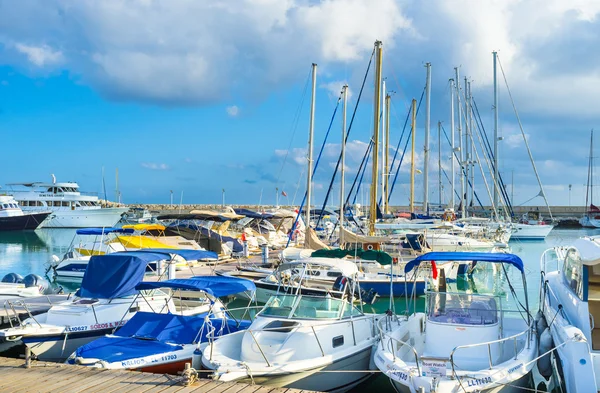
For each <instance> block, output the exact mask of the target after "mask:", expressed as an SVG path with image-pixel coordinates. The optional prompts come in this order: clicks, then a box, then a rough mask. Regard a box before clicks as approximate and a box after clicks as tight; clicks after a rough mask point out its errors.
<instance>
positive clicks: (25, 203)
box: [21, 201, 29, 206]
mask: <svg viewBox="0 0 600 393" xmlns="http://www.w3.org/2000/svg"><path fill="white" fill-rule="evenodd" d="M21 206H29V202H28V201H23V202H21Z"/></svg>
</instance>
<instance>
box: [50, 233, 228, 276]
mask: <svg viewBox="0 0 600 393" xmlns="http://www.w3.org/2000/svg"><path fill="white" fill-rule="evenodd" d="M132 233H133V229H132V228H82V229H78V230H77V231H76V234H75V237H74V238H73V241H72V242H71V246H69V249H68V251H67V252H66V253H65V254H64V256H63V257H62V259H60V258H58V257H56V256H53V261H52V262H51V263H50V265H49V269H52V270H53V271H54V274H55V275H56V276H57V277H60V278H65V277H68V278H83V276H84V274H85V271H86V267H87V265H88V263H89V261H90V257H91V256H92V255H105V254H109V253H115V252H124V251H141V252H158V253H162V254H166V255H169V257H168V258H165V260H164V262H166V263H168V264H174V266H175V268H176V269H178V270H181V269H183V268H184V267H186V266H188V264H190V263H195V262H197V261H200V260H202V261H206V260H216V259H217V255H216V254H215V253H214V252H211V251H205V250H194V249H177V248H173V247H170V248H169V247H166V246H165V245H164V244H161V243H158V245H159V246H163V247H166V248H141V249H136V248H134V249H131V250H130V249H128V248H127V247H125V246H126V245H129V244H130V242H129V243H128V242H126V241H121V239H122V238H123V237H129V236H130V234H132ZM87 237H91V238H92V240H91V241H88V242H85V241H84V240H83V239H82V238H87ZM76 239H80V241H77V240H76ZM151 244H152V245H156V243H151ZM146 245H150V244H146ZM147 270H149V271H153V272H157V271H158V266H157V263H154V262H153V263H150V264H149V265H148V268H147Z"/></svg>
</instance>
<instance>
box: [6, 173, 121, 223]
mask: <svg viewBox="0 0 600 393" xmlns="http://www.w3.org/2000/svg"><path fill="white" fill-rule="evenodd" d="M8 186H10V188H9V189H8V190H5V192H6V193H8V194H10V195H12V196H13V197H14V198H15V199H16V200H17V201H18V202H19V205H21V209H23V211H24V212H26V213H29V212H32V213H39V212H48V211H51V212H52V215H51V216H50V217H48V219H46V220H44V221H43V223H42V225H41V226H40V227H41V228H90V227H112V226H114V225H115V224H116V223H117V222H119V220H120V219H121V216H122V215H123V214H124V213H125V212H127V211H128V210H129V209H128V208H126V207H104V206H102V204H101V203H100V200H99V199H98V196H97V195H94V194H89V193H82V192H81V191H80V190H79V184H77V183H76V182H60V183H57V182H56V178H55V177H54V175H52V183H44V182H34V183H12V184H8Z"/></svg>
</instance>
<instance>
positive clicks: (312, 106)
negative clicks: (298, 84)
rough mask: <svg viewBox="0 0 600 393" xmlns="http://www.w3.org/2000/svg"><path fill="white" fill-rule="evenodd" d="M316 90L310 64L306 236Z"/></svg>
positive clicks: (313, 66)
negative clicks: (310, 93) (310, 88)
mask: <svg viewBox="0 0 600 393" xmlns="http://www.w3.org/2000/svg"><path fill="white" fill-rule="evenodd" d="M316 92H317V65H316V64H315V63H313V65H312V95H311V99H310V120H309V123H308V124H309V127H308V172H307V176H306V183H307V184H306V222H305V223H306V238H307V239H308V232H309V230H310V197H311V193H312V174H313V134H314V131H315V95H316Z"/></svg>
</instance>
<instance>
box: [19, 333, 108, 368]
mask: <svg viewBox="0 0 600 393" xmlns="http://www.w3.org/2000/svg"><path fill="white" fill-rule="evenodd" d="M110 331H112V329H109V330H107V329H98V330H97V331H93V332H87V333H88V334H87V335H86V336H85V337H79V338H78V337H77V335H75V337H73V336H72V337H68V336H67V337H66V340H65V335H64V334H60V335H58V336H54V337H51V338H48V339H44V340H39V341H38V340H36V339H35V338H34V339H33V340H32V341H29V340H28V339H26V340H24V342H25V345H27V347H29V349H31V353H33V354H35V355H36V356H37V358H38V359H39V360H45V361H62V360H64V359H66V358H67V357H68V356H69V355H70V354H72V353H73V352H75V350H76V349H77V348H79V347H81V346H82V345H85V344H87V343H89V342H91V341H93V340H95V339H97V338H100V337H102V336H104V335H105V334H108V333H110ZM90 333H91V334H90Z"/></svg>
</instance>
